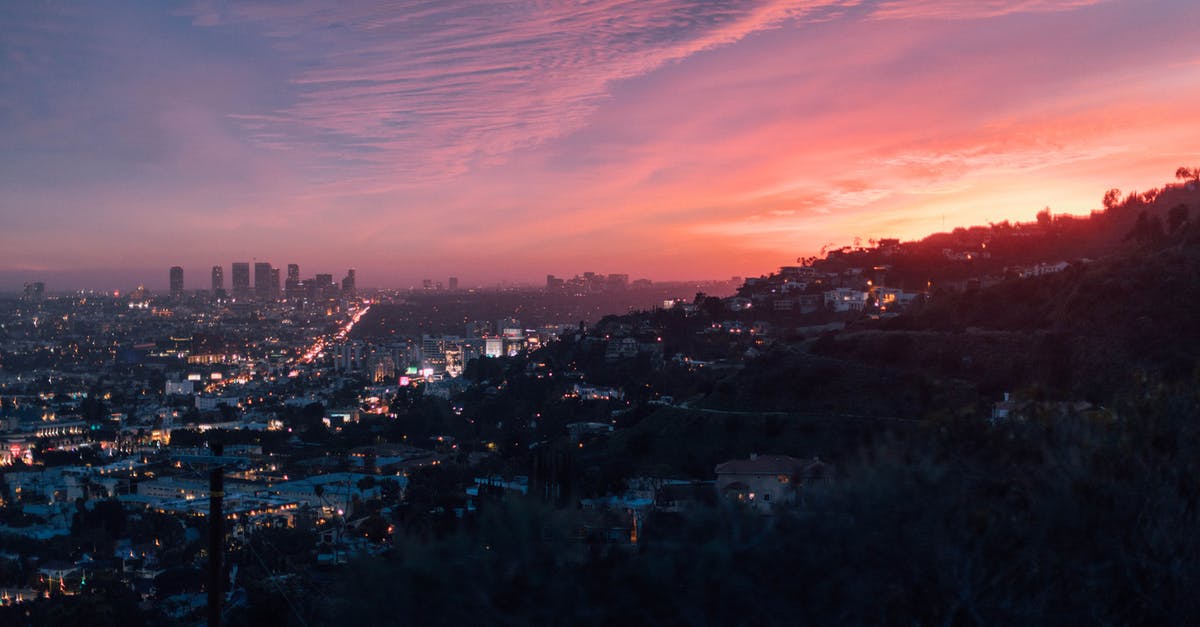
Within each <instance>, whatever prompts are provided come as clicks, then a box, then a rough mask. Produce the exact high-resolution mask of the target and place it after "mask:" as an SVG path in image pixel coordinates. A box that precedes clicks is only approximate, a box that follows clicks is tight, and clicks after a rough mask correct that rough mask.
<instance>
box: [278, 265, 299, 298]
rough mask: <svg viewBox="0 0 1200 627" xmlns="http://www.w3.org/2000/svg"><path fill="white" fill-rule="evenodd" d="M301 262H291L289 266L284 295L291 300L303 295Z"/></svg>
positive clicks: (284, 284)
mask: <svg viewBox="0 0 1200 627" xmlns="http://www.w3.org/2000/svg"><path fill="white" fill-rule="evenodd" d="M300 286H301V283H300V264H296V263H289V264H288V266H287V280H285V281H284V283H283V295H284V296H286V297H287V298H288V299H289V300H296V299H299V298H302V297H303V294H301V293H300Z"/></svg>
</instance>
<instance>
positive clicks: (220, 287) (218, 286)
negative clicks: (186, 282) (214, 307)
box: [212, 266, 225, 298]
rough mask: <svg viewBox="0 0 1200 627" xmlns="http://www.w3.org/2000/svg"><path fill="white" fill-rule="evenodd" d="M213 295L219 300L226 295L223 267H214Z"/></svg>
mask: <svg viewBox="0 0 1200 627" xmlns="http://www.w3.org/2000/svg"><path fill="white" fill-rule="evenodd" d="M212 293H213V296H216V297H218V298H220V297H221V296H223V295H224V294H225V268H222V267H221V266H213V267H212Z"/></svg>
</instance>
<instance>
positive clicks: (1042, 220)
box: [1037, 207, 1054, 229]
mask: <svg viewBox="0 0 1200 627" xmlns="http://www.w3.org/2000/svg"><path fill="white" fill-rule="evenodd" d="M1053 222H1054V219H1053V218H1052V217H1051V216H1050V207H1046V208H1045V209H1042V210H1041V211H1039V212H1038V214H1037V223H1038V226H1040V227H1042V228H1043V229H1048V228H1050V225H1051V224H1052V223H1053Z"/></svg>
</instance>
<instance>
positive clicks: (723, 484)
mask: <svg viewBox="0 0 1200 627" xmlns="http://www.w3.org/2000/svg"><path fill="white" fill-rule="evenodd" d="M716 472H717V484H716V486H717V494H718V495H720V496H723V497H725V498H728V499H731V500H734V501H737V502H739V503H745V504H747V505H749V506H751V507H754V508H755V509H757V510H760V511H763V512H770V510H771V508H772V507H774V506H775V505H777V504H781V503H794V502H795V501H796V499H797V497H798V496H799V494H800V490H801V489H802V488H803V486H805V485H809V484H811V483H812V482H813V481H818V480H822V479H824V478H825V477H827V476H828V474H829V473H828V466H827V465H826V464H825V463H824V462H822V461H821V460H820V459H817V458H813V459H811V460H804V459H797V458H795V457H789V456H787V455H756V454H753V453H751V455H750V458H749V459H735V460H731V461H727V462H725V463H723V464H719V465H718V466H717V468H716Z"/></svg>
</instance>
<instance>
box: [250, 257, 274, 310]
mask: <svg viewBox="0 0 1200 627" xmlns="http://www.w3.org/2000/svg"><path fill="white" fill-rule="evenodd" d="M254 297H255V298H257V299H259V300H267V299H268V298H270V297H271V264H269V263H266V262H263V261H259V262H257V263H255V264H254Z"/></svg>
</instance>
